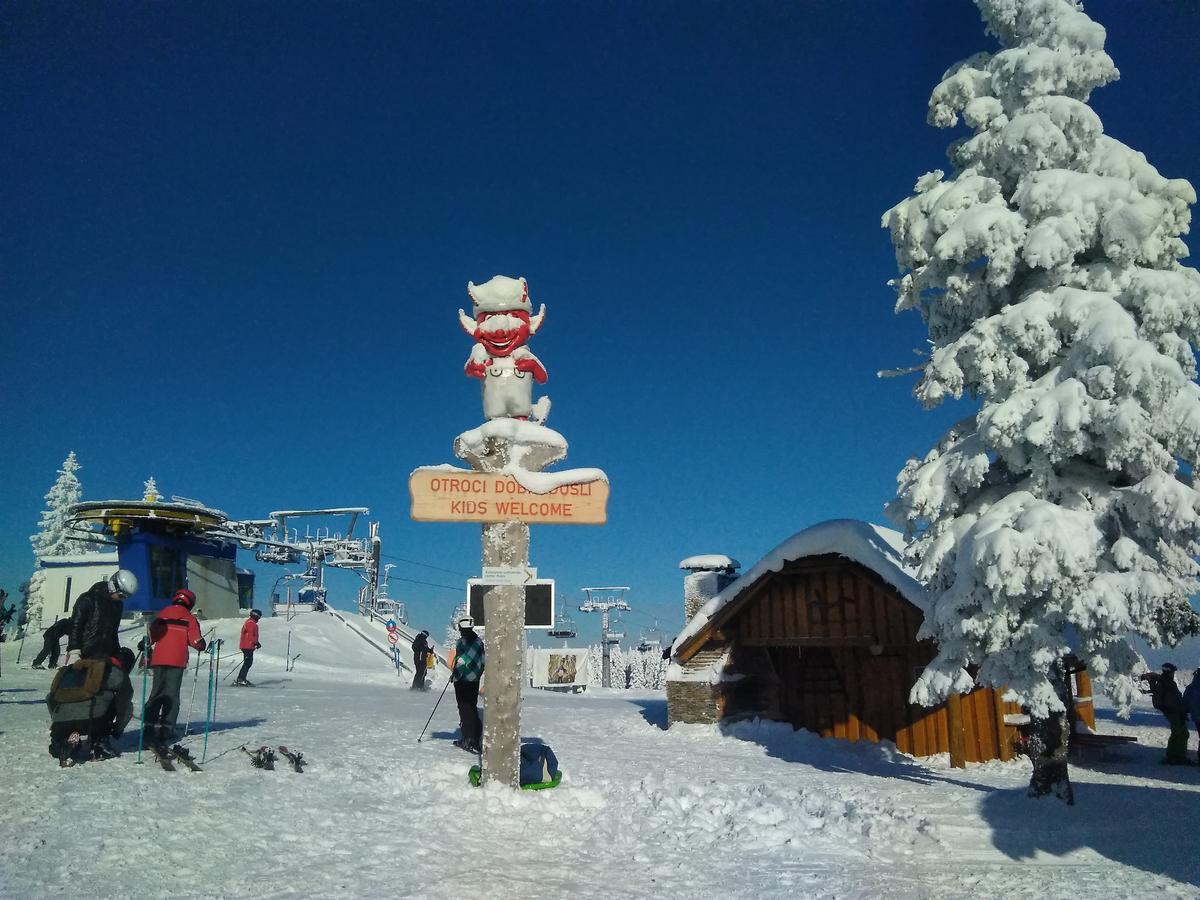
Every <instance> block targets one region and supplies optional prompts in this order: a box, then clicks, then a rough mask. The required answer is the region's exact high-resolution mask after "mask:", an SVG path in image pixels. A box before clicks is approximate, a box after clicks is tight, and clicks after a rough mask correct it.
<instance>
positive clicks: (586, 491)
mask: <svg viewBox="0 0 1200 900" xmlns="http://www.w3.org/2000/svg"><path fill="white" fill-rule="evenodd" d="M467 293H468V295H469V296H470V298H471V301H472V304H473V307H474V308H473V311H474V313H475V315H474V318H472V317H470V316H468V315H467V314H466V313H465V312H463V311H462V310H461V309H460V310H459V311H458V314H459V322H460V323H461V324H462V327H463V329H464V330H465V331H466V332H467V333H468V334H469V335H471V337H472V338H474V340H475V341H476V344H475V346H474V347H473V348H472V350H471V355H470V356H469V357H468V359H467V364H466V366H465V372H466V374H467V375H469V376H470V377H472V378H478V379H480V381H481V382H482V389H483V413H484V416H485V418H487V419H488V421H487V422H485V423H484V424H483V425H481V426H480V427H478V428H473V429H471V430H470V431H467V432H464V433H463V434H461V435H459V436H458V438H457V439H455V441H454V453H455V455H456V456H458V457H459V459H463V460H466V461H467V463H469V464H470V466H471V470H470V471H468V470H463V469H457V468H455V467H453V466H431V467H426V468H420V469H417V470H415V471H414V472H413V473H412V476H411V477H410V479H409V490H410V493H411V496H412V518H413V519H414V520H416V521H421V522H479V523H482V525H483V534H482V540H483V547H482V554H481V555H482V563H483V565H484V566H485V567H487V568H489V569H492V570H495V569H507V570H509V574H514V575H520V574H522V573H524V574H525V575H526V580H527V578H528V572H529V568H528V567H529V525H530V524H531V523H545V524H588V525H599V524H603V523H604V521H605V503H606V502H607V499H608V480H607V477H606V476H605V475H604V473H603V472H601V471H600V470H599V469H577V470H574V471H566V472H557V473H553V474H550V473H545V472H543V470H544V469H545V468H546V467H548V466H549V465H551V464H552V463H555V462H558V461H559V460H561V459H563V458H564V457H565V456H566V455H567V442H566V440H565V439H564V438H563V436H562V435H560V434H558V433H557V432H555V431H552V430H550V429H549V428H546V427H545V426H544V425H542V424H541V423H542V422H544V421H545V420H546V416H547V414H548V413H549V409H550V401H549V399H548V398H546V397H543V398H541V399H540V400H539V401H538V402H537V403H536V404H535V403H533V398H532V389H533V386H532V383H533V382H534V381H536V382H537V383H539V384H541V383H544V382H545V381H546V370H545V368H544V367H543V366H542V364H541V362H540V361H539V360H538V358H537V357H536V356H534V355H533V354H532V353H531V352H530V351H529V349H528V348H527V347H526V346H525V344H526V342H527V341H528V340H529V338H530V337H531V336H532V335H533V334H535V333H536V332H537V330H538V329H539V328H540V327H541V324H542V321H543V320H544V318H545V313H546V308H545V306H542V307H541V309H540V310H539V311H538V313H537V315H532V309H533V307H532V304H531V303H530V300H529V286H528V284H527V283H526V282H525V279H524V278H508V277H506V276H503V275H497V276H496V277H494V278H492V279H491V280H490V281H488V282H486V283H485V284H482V285H475V284H471V283H468V285H467ZM531 420H532V421H531ZM472 473H479V475H482V476H485V477H478V476H475V475H473V474H472ZM466 476H471V477H466ZM483 605H484V628H485V629H486V638H485V644H486V647H487V664H486V671H485V674H484V680H485V683H486V693H485V695H484V696H485V716H484V732H483V773H482V774H483V778H482V780H483V782H484V783H490V782H499V783H502V784H506V785H509V786H511V787H513V788H516V787H519V786H520V748H521V687H522V685H523V682H524V667H525V588H524V586H523V584H522V583H500V584H497V585H496V586H495V587H493V588H492V589H491V590H489V591H488V592H487V594H486V595H485V596H484V601H483Z"/></svg>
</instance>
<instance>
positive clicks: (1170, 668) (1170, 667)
mask: <svg viewBox="0 0 1200 900" xmlns="http://www.w3.org/2000/svg"><path fill="white" fill-rule="evenodd" d="M1162 669H1163V671H1164V672H1174V671H1175V669H1176V666H1175V663H1171V662H1165V663H1163V664H1162Z"/></svg>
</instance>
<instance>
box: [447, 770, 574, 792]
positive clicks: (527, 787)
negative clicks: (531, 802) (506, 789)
mask: <svg viewBox="0 0 1200 900" xmlns="http://www.w3.org/2000/svg"><path fill="white" fill-rule="evenodd" d="M562 777H563V773H562V770H561V769H560V770H559V771H558V772H555V773H554V777H553V778H551V779H550V780H549V781H540V782H537V783H536V784H523V785H521V790H523V791H546V790H549V789H550V788H556V787H558V786H559V784H560V783H561V782H562ZM482 778H483V770H482V769H480V768H479V766H471V771H469V772H467V780H468V781H470V782H471V784H473V785H475V787H479V782H480V780H481V779H482Z"/></svg>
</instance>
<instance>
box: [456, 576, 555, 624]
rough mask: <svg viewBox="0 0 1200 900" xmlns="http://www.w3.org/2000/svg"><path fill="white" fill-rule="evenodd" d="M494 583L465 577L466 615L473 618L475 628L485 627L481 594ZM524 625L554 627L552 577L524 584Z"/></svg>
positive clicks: (493, 585) (488, 589)
mask: <svg viewBox="0 0 1200 900" xmlns="http://www.w3.org/2000/svg"><path fill="white" fill-rule="evenodd" d="M494 587H498V585H496V584H495V583H492V582H488V581H485V580H484V579H482V578H468V579H467V615H469V616H470V617H471V618H472V619H474V620H475V627H476V628H486V627H487V622H486V619H485V617H484V612H483V595H484V594H486V593H487V592H488V591H490V590H491V589H492V588H494ZM525 627H526V628H532V629H550V628H553V627H554V579H553V578H539V579H537V580H536V581H530V582H529V583H528V584H526V585H525Z"/></svg>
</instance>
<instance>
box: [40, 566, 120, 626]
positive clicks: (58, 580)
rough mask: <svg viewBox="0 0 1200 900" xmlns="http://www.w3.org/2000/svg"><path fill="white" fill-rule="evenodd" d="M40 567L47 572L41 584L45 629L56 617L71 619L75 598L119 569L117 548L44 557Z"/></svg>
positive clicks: (43, 624)
mask: <svg viewBox="0 0 1200 900" xmlns="http://www.w3.org/2000/svg"><path fill="white" fill-rule="evenodd" d="M38 567H39V568H40V569H41V570H42V571H43V572H45V573H46V580H45V582H44V583H43V585H42V598H43V599H42V625H41V627H42V628H49V627H50V626H51V625H53V624H54V620H55V619H65V618H69V617H70V615H71V610H72V609H74V607H75V601H76V600H77V599H79V596H80V595H81V594H83V593H84V592H85V591H86V590H87V589H88V588H90V587H91V586H92V585H93V584H95V583H96V582H97V581H103V580H104V579H105V578H108V576H110V575H112V574H113V573H115V572H116V571H117V569H118V568H120V566H119V565H118V563H117V551H116V550H111V551H103V552H99V553H71V554H66V555H63V556H44V557H42V558H41V559H39V560H38Z"/></svg>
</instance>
